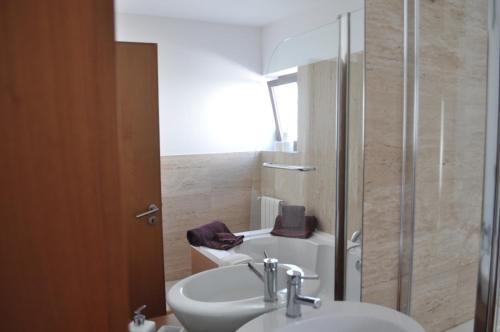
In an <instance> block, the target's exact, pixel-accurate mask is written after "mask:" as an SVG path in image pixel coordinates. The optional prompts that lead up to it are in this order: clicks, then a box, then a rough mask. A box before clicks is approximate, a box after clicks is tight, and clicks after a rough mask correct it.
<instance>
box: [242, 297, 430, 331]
mask: <svg viewBox="0 0 500 332" xmlns="http://www.w3.org/2000/svg"><path fill="white" fill-rule="evenodd" d="M264 331H265V332H299V331H300V332H303V331H314V332H363V331H367V332H368V331H369V332H425V330H424V329H423V328H422V327H421V326H420V325H419V324H418V323H417V322H416V321H415V320H413V319H412V318H410V317H409V316H406V315H403V314H401V313H399V312H397V311H395V310H392V309H389V308H385V307H381V306H378V305H374V304H368V303H360V302H333V301H332V302H324V301H323V306H322V307H321V308H320V309H312V308H309V307H302V317H300V318H288V317H286V316H285V311H284V310H283V309H280V310H276V311H273V312H270V313H267V314H264V315H262V316H259V317H257V318H255V319H254V320H252V321H250V322H248V323H247V324H245V325H243V326H242V327H241V328H240V329H239V330H238V332H264Z"/></svg>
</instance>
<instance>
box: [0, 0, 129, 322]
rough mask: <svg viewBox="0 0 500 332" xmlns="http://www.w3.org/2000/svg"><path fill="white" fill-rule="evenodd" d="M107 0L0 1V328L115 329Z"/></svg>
mask: <svg viewBox="0 0 500 332" xmlns="http://www.w3.org/2000/svg"><path fill="white" fill-rule="evenodd" d="M113 38H114V34H113V1H112V0H46V1H39V0H5V1H0V40H1V41H2V46H1V51H0V155H1V156H2V157H1V162H0V220H1V221H0V223H1V237H2V239H1V240H0V266H1V268H0V269H1V271H0V312H1V313H2V317H4V319H3V320H2V323H1V325H0V326H1V327H0V329H1V330H2V331H16V332H17V331H21V332H22V331H72V332H78V331H81V332H88V331H125V330H126V324H127V321H128V315H129V313H128V303H127V301H128V295H127V279H126V276H127V274H126V256H125V250H124V248H125V238H124V229H123V228H124V227H123V225H122V221H121V217H120V215H121V198H120V190H119V185H120V183H119V170H118V167H119V163H118V142H117V126H116V123H117V114H116V98H115V91H116V87H115V52H114V41H113Z"/></svg>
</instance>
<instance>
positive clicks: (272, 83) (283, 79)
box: [267, 73, 298, 142]
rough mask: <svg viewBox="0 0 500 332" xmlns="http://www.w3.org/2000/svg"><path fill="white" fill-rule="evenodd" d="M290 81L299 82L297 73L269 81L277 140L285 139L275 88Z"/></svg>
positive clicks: (268, 86)
mask: <svg viewBox="0 0 500 332" xmlns="http://www.w3.org/2000/svg"><path fill="white" fill-rule="evenodd" d="M290 83H297V84H298V82H297V73H292V74H288V75H283V76H279V77H278V78H276V79H274V80H270V81H267V89H268V92H269V98H270V99H271V106H272V108H273V116H274V123H275V125H276V133H275V136H276V141H277V142H282V141H283V131H282V130H281V124H280V117H279V114H278V108H277V106H276V99H275V98H274V93H273V88H274V87H277V86H280V85H285V84H290Z"/></svg>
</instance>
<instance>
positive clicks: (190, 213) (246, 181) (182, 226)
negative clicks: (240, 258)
mask: <svg viewBox="0 0 500 332" xmlns="http://www.w3.org/2000/svg"><path fill="white" fill-rule="evenodd" d="M161 184H162V205H163V239H164V259H165V279H166V280H167V281H168V280H176V279H180V278H184V277H186V276H189V275H190V274H191V257H190V251H189V246H188V242H187V240H186V231H187V230H189V229H190V228H193V227H196V226H199V225H202V224H205V223H208V222H210V221H213V220H221V221H223V222H224V223H226V224H227V226H228V227H229V229H230V230H231V231H233V232H241V231H245V230H248V229H249V227H250V222H251V218H252V217H254V218H255V216H252V213H251V211H252V202H253V204H255V201H256V197H257V195H258V192H259V186H260V155H259V153H258V152H241V153H226V154H206V155H182V156H164V157H161ZM256 217H257V218H258V216H256Z"/></svg>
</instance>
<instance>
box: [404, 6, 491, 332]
mask: <svg viewBox="0 0 500 332" xmlns="http://www.w3.org/2000/svg"><path fill="white" fill-rule="evenodd" d="M420 15H421V28H420V41H421V48H420V61H421V67H420V75H419V78H420V112H419V115H420V126H419V137H418V138H419V148H418V154H417V170H416V183H417V184H416V206H415V245H414V265H413V289H412V315H413V316H414V317H415V318H416V319H417V320H418V321H419V322H420V323H421V324H422V325H423V326H424V328H425V329H426V330H427V331H430V332H433V331H444V330H446V329H448V328H450V327H452V326H455V325H457V324H460V323H462V322H464V321H467V320H469V319H472V318H473V315H474V306H475V290H476V276H477V269H478V258H479V233H480V226H481V203H482V184H483V182H482V180H483V179H482V177H483V149H484V133H485V131H484V130H485V107H486V105H485V101H486V69H487V62H486V61H487V58H486V55H487V0H475V1H468V0H458V1H451V0H446V1H429V0H425V1H421V5H420Z"/></svg>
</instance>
